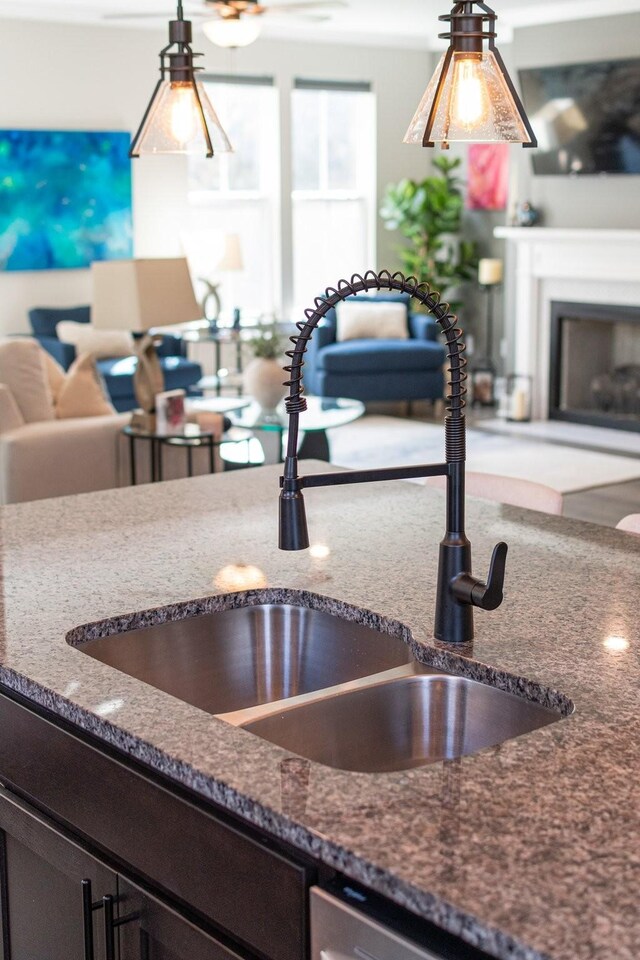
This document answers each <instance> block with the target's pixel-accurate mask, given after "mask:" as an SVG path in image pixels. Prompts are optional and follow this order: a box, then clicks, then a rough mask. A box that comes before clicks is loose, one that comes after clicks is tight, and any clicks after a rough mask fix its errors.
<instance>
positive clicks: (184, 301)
mask: <svg viewBox="0 0 640 960" xmlns="http://www.w3.org/2000/svg"><path fill="white" fill-rule="evenodd" d="M91 279H92V284H93V298H92V305H91V321H92V323H93V325H94V326H95V327H98V328H99V329H102V330H105V329H107V330H128V331H130V332H131V333H134V334H135V333H137V334H142V336H140V337H139V338H138V339H137V340H136V357H137V361H138V362H137V364H136V369H135V373H134V377H133V385H134V393H135V397H136V400H137V402H138V404H139V406H140V407H141V409H142V411H143V419H144V420H145V422H146V424H147V425H148V426H149V427H152V425H153V420H154V416H155V401H156V396H157V394H159V393H162V391H163V390H164V374H163V372H162V367H161V366H160V361H159V359H158V354H157V352H156V348H155V344H154V337H153V336H152V335H151V334H150V333H149V331H150V330H151V329H152V328H154V327H169V326H175V325H177V324H182V323H188V322H190V321H192V320H198V319H200V316H201V311H200V307H199V306H198V303H197V301H196V298H195V295H194V292H193V285H192V283H191V277H190V275H189V267H188V265H187V261H186V259H185V258H184V257H177V258H170V259H154V260H105V261H100V262H96V263H93V264H92V265H91Z"/></svg>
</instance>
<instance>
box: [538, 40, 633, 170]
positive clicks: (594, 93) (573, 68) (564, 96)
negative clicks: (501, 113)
mask: <svg viewBox="0 0 640 960" xmlns="http://www.w3.org/2000/svg"><path fill="white" fill-rule="evenodd" d="M520 84H521V88H522V96H523V100H524V104H525V107H526V110H527V113H528V115H529V118H530V120H531V122H532V125H533V128H534V130H535V132H536V135H537V137H538V144H539V147H538V149H537V150H534V151H532V158H533V169H534V173H536V174H539V175H544V174H548V175H562V174H574V175H584V174H602V173H612V174H613V173H635V174H640V59H634V60H605V61H602V62H598V63H574V64H569V65H566V66H558V67H542V68H540V69H536V70H521V71H520Z"/></svg>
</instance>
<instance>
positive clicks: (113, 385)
mask: <svg viewBox="0 0 640 960" xmlns="http://www.w3.org/2000/svg"><path fill="white" fill-rule="evenodd" d="M29 320H30V322H31V329H32V331H33V336H34V337H35V339H36V340H38V341H39V342H40V343H41V344H42V346H43V347H44V348H45V350H47V351H48V352H49V353H50V354H51V356H52V357H53V358H54V360H57V361H58V363H59V364H60V366H61V367H63V368H64V369H65V370H68V369H69V367H70V366H71V364H72V363H73V361H74V360H75V356H76V350H75V347H73V346H72V345H71V344H70V343H63V342H62V341H61V340H59V339H58V336H57V335H56V324H58V323H60V321H61V320H73V321H75V322H76V323H89V322H90V320H91V308H90V307H88V306H87V307H84V306H83V307H70V308H59V307H35V308H34V309H33V310H30V311H29ZM158 355H159V357H160V365H161V367H162V370H163V373H164V382H165V389H166V390H180V389H182V390H186V392H187V395H188V396H190V397H197V396H201V391H200V390H198V389H197V387H196V384H197V383H198V381H199V380H200V378H201V377H202V368H201V366H200V364H199V363H194V362H193V361H192V360H189V359H188V358H187V347H186V344H185V343H184V341H183V340H182V338H181V337H174V336H164V337H163V338H162V343H161V344H160V346H159V347H158ZM96 365H97V367H98V370H99V371H100V373H101V374H102V377H103V378H104V382H105V384H106V387H107V390H108V391H109V396H110V398H111V402H112V404H113V405H114V407H115V408H116V410H117V411H118V412H120V413H123V412H125V411H127V410H133V409H135V407H136V406H137V403H136V399H135V396H134V392H133V373H134V370H135V368H136V358H135V357H114V358H113V359H105V360H98V361H97V364H96Z"/></svg>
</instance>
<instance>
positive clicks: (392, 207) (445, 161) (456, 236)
mask: <svg viewBox="0 0 640 960" xmlns="http://www.w3.org/2000/svg"><path fill="white" fill-rule="evenodd" d="M461 162H462V161H461V160H460V159H459V158H453V159H449V158H448V157H444V156H441V157H437V158H436V159H435V160H434V161H433V163H434V166H435V167H436V168H437V170H438V171H439V172H438V173H437V174H434V175H432V176H429V177H425V179H424V180H421V181H420V182H418V181H416V180H408V179H405V180H401V181H400V182H399V183H396V184H391V185H390V186H389V187H387V191H386V194H385V197H384V200H383V204H382V208H381V210H380V216H381V217H382V219H383V221H384V224H385V227H386V228H387V230H398V231H399V232H400V233H401V234H402V236H403V237H404V238H405V239H406V240H408V244H403V245H402V246H401V247H400V248H399V254H400V259H401V261H402V266H403V268H404V269H405V271H406V272H407V273H409V274H411V275H413V276H415V277H417V278H418V279H419V280H421V281H422V280H426V281H427V282H428V283H429V284H430V286H431V287H433V289H434V290H438V291H439V292H440V293H442V295H443V297H448V296H450V294H451V293H453V292H455V290H456V289H457V288H458V287H459V286H460V285H461V284H462V283H464V282H466V281H467V280H471V279H472V277H473V276H474V274H475V272H476V270H477V268H478V255H477V250H476V245H475V243H470V242H468V241H465V240H463V239H462V238H461V236H460V234H461V231H462V213H463V210H464V201H463V196H462V191H461V181H460V179H459V178H458V177H457V176H456V175H455V171H456V170H457V169H458V167H459V166H460V164H461ZM451 306H452V307H453V309H456V308H457V307H459V304H456V303H454V302H452V304H451Z"/></svg>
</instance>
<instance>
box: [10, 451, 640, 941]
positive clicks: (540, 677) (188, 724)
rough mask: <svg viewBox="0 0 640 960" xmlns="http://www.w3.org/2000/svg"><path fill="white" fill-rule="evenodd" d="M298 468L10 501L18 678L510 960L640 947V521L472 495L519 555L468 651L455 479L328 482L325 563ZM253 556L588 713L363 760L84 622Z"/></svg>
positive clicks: (477, 522) (113, 738)
mask: <svg viewBox="0 0 640 960" xmlns="http://www.w3.org/2000/svg"><path fill="white" fill-rule="evenodd" d="M305 469H307V470H308V469H312V468H310V467H309V466H308V465H307V464H305ZM319 469H321V468H320V467H319ZM278 472H279V471H278V468H272V467H269V468H265V469H262V470H254V471H248V472H246V473H243V474H228V475H226V476H222V477H214V478H210V477H202V478H198V479H195V480H190V481H179V482H177V483H168V484H162V485H157V486H155V487H139V488H136V489H132V490H127V491H109V492H105V493H99V494H94V495H91V496H85V497H76V498H69V499H64V500H56V501H46V502H40V503H33V504H25V505H20V506H13V507H6V508H3V510H2V513H1V514H0V522H1V526H2V531H1V532H2V578H3V595H4V603H3V609H2V624H1V631H0V681H1V682H2V683H4V684H5V685H7V686H9V687H11V688H13V689H16V690H19V691H21V692H23V693H26V694H27V695H28V696H29V697H31V698H32V699H34V700H36V701H37V702H39V703H41V704H43V705H45V706H47V707H49V708H51V709H53V710H54V711H56V712H58V713H59V714H61V715H64V716H66V717H68V718H71V719H72V720H74V721H75V722H76V723H78V724H79V725H80V726H82V727H84V728H86V729H89V730H92V731H93V732H95V733H97V734H98V735H99V736H101V737H103V738H105V739H107V740H109V741H110V742H112V743H114V744H116V745H118V746H119V747H120V748H121V749H123V750H125V751H127V752H128V753H130V754H132V755H134V756H137V757H139V758H141V759H143V760H145V761H146V762H149V763H152V764H153V765H154V766H157V767H158V768H159V769H161V770H163V771H164V772H166V773H168V774H170V775H171V776H173V777H174V778H175V779H177V780H179V781H181V782H184V783H186V784H188V785H189V786H191V787H192V788H195V789H197V790H199V791H200V792H202V793H203V794H204V795H206V796H208V797H211V798H213V799H215V800H216V801H217V802H219V803H221V804H223V805H225V806H227V807H229V808H230V809H233V810H234V811H236V812H238V813H240V814H241V815H242V816H244V817H245V818H246V819H247V820H248V821H251V822H253V823H256V824H259V825H260V826H262V827H264V828H265V829H267V830H269V831H271V832H272V833H273V834H274V835H277V836H280V837H283V838H285V839H287V840H288V841H289V842H291V843H293V844H295V845H297V846H298V847H299V848H301V849H303V850H306V851H309V852H311V853H312V854H313V855H315V856H316V857H318V858H320V859H322V860H324V861H325V862H326V863H328V864H331V865H333V866H336V867H338V868H339V869H341V870H343V871H344V872H345V873H346V874H348V875H349V876H352V877H354V878H356V879H359V880H361V881H363V882H364V883H366V884H368V885H369V886H370V887H372V888H373V889H375V890H378V891H380V892H382V893H384V894H386V895H387V896H390V897H391V898H393V899H394V900H396V901H397V902H398V903H400V904H402V905H405V906H407V907H409V908H410V909H412V910H414V911H415V912H417V913H419V914H421V915H423V916H425V917H427V918H429V919H431V920H433V921H435V922H436V923H438V924H440V925H441V926H442V927H443V928H445V929H447V930H449V931H451V932H453V933H455V934H458V935H460V936H462V937H463V938H464V939H465V940H467V941H469V942H470V943H473V944H475V945H477V946H480V947H481V948H483V949H484V950H486V951H487V952H488V953H489V954H490V955H492V956H495V957H498V958H501V960H506V958H517V960H540V958H552V960H605V958H606V960H637V958H638V957H639V956H640V915H639V910H638V906H637V890H638V885H639V882H640V840H639V835H640V831H639V826H640V795H639V794H640V792H639V790H638V771H639V770H640V709H639V706H640V702H639V701H640V697H639V693H638V691H639V689H640V626H639V625H638V606H639V604H638V599H639V596H640V590H639V581H640V538H634V537H633V536H631V535H629V534H622V533H619V532H616V531H614V530H609V529H605V528H600V527H594V526H590V525H588V524H581V523H577V522H570V521H564V520H562V519H559V518H555V517H546V516H542V515H539V514H532V513H527V512H525V511H519V510H516V509H513V508H507V507H500V506H497V505H491V504H482V503H480V502H478V501H475V502H474V501H470V503H469V510H468V514H469V516H468V532H469V536H470V538H471V540H472V544H473V551H474V559H475V570H474V572H475V573H476V574H478V575H482V574H483V573H485V572H486V567H487V565H488V562H489V557H490V553H491V549H492V547H493V545H494V543H495V542H496V541H497V540H498V539H505V540H507V541H508V543H509V545H510V554H509V567H508V583H507V588H506V591H505V602H504V604H503V606H502V607H501V608H500V609H499V610H498V611H496V612H494V613H490V614H485V613H483V612H481V611H479V612H478V613H477V615H476V640H475V643H474V645H473V648H472V649H469V650H465V651H464V653H465V656H466V657H468V658H470V659H471V660H472V661H474V662H468V661H465V660H461V659H460V656H459V654H458V653H457V652H452V651H451V650H450V649H447V648H445V647H443V646H438V645H436V644H435V643H434V641H432V640H431V625H432V621H433V613H434V601H435V588H434V580H435V573H436V566H437V543H438V541H439V539H440V537H441V535H442V530H443V527H444V504H443V499H442V496H441V494H440V493H438V492H437V491H434V490H429V491H427V490H425V489H423V488H421V487H418V486H416V485H413V484H404V483H396V484H388V483H387V484H376V485H370V486H354V487H344V488H341V489H337V490H336V489H319V490H313V491H309V492H308V493H307V495H306V500H307V510H308V514H309V523H310V532H311V539H312V542H314V543H319V544H322V545H324V546H326V547H328V548H329V551H330V553H329V555H328V556H326V557H324V558H317V559H314V557H313V556H311V555H309V553H304V554H284V553H280V552H279V551H278V550H277V549H276V547H275V543H276V508H277V475H278ZM237 563H251V564H254V565H256V566H257V567H258V568H259V569H260V570H261V571H262V573H263V575H264V583H266V585H267V588H268V589H276V590H279V589H281V588H286V589H287V590H294V591H306V592H308V593H309V594H312V595H314V596H316V595H319V596H320V597H328V598H334V599H335V600H337V601H339V602H340V603H343V604H352V605H355V606H357V607H362V608H366V609H367V610H370V611H374V612H376V613H377V614H379V615H380V616H382V617H383V618H385V619H386V618H390V619H392V620H397V621H400V623H402V624H405V625H406V626H407V627H408V628H409V630H410V632H411V634H412V637H413V642H414V644H415V645H416V649H419V650H420V651H421V656H423V657H424V658H425V659H427V660H429V662H432V663H434V664H435V665H437V666H444V667H445V668H449V669H453V670H455V671H457V672H460V671H461V672H464V673H467V674H470V675H480V676H490V679H491V680H492V682H496V683H498V685H501V686H505V687H507V688H512V687H513V684H514V683H518V684H519V686H520V687H521V689H522V692H523V693H524V694H525V695H527V696H530V697H532V698H533V699H542V700H543V701H544V698H545V697H546V698H548V699H547V701H546V702H548V703H555V704H556V705H557V706H560V707H562V706H563V705H564V707H565V708H566V706H567V703H568V699H567V698H569V699H570V700H571V701H573V703H574V704H575V708H576V710H575V713H574V714H572V715H571V716H569V717H567V718H565V719H563V720H562V721H561V722H559V723H555V724H552V725H551V726H548V727H545V728H542V729H540V730H538V731H535V732H533V733H531V734H528V735H527V736H525V737H522V738H519V739H517V740H512V741H509V742H507V743H504V744H502V745H500V746H499V747H493V748H490V749H487V750H484V751H483V752H481V753H479V754H477V755H475V756H471V757H465V758H464V759H462V760H460V761H456V762H450V763H444V764H442V763H440V764H434V765H431V766H427V767H423V768H420V769H416V770H411V771H408V772H403V773H390V774H376V775H366V774H354V773H346V772H341V771H338V770H332V769H329V768H327V767H324V766H320V765H317V764H308V765H307V764H306V763H302V762H301V761H298V760H290V759H288V756H289V755H288V754H287V753H286V752H285V751H283V750H281V749H279V748H277V747H275V746H272V745H270V744H268V743H267V742H265V741H263V740H260V739H258V738H257V737H253V736H252V735H251V734H249V733H246V732H244V731H242V730H239V729H236V728H234V727H231V726H229V725H227V724H225V723H223V722H222V721H220V720H217V719H216V718H214V717H211V716H208V715H207V714H205V713H203V712H202V711H200V710H198V709H196V708H194V707H190V706H188V705H186V704H184V703H182V702H180V701H178V700H175V699H174V698H172V697H170V696H168V695H167V694H163V693H161V692H159V691H156V690H154V689H152V688H151V687H148V686H146V685H145V684H143V683H141V682H139V681H136V680H134V679H133V678H131V677H128V676H125V675H124V674H121V673H119V672H117V671H114V670H112V669H111V668H109V667H107V666H105V665H104V664H101V663H99V662H98V661H96V660H93V659H92V658H90V657H87V656H85V655H84V654H83V653H82V652H81V651H80V650H78V649H75V648H74V647H73V646H72V645H70V644H68V643H67V642H66V641H65V636H66V634H67V633H68V632H69V631H74V628H76V627H78V626H80V625H83V624H88V623H93V622H97V621H100V620H103V619H110V620H114V619H117V618H123V619H122V620H121V621H120V626H122V625H123V624H125V623H126V622H127V621H128V618H129V616H130V615H131V614H132V613H134V612H136V611H148V610H151V611H153V610H155V609H156V608H158V607H164V606H173V605H179V606H178V607H177V608H176V609H175V610H173V611H172V615H175V613H177V614H178V615H184V612H185V608H184V607H183V605H184V604H187V609H188V608H189V607H192V608H193V609H199V608H201V606H202V604H201V603H200V601H199V598H205V599H204V601H203V604H204V606H205V607H206V606H207V604H209V605H210V604H211V603H213V604H215V603H219V602H220V601H219V600H218V601H216V600H214V601H211V600H208V599H206V598H209V597H211V596H213V595H215V594H218V593H221V592H225V591H224V590H221V589H220V586H217V585H216V584H218V585H220V584H221V582H222V581H221V579H220V571H221V570H222V569H223V568H225V567H226V566H227V565H229V564H237ZM274 595H276V596H277V594H274ZM302 599H303V601H304V598H302ZM307 599H308V598H307ZM194 601H198V602H197V603H194ZM224 602H225V603H226V602H227V601H224ZM305 602H306V601H305ZM311 602H316V601H314V600H313V597H312V598H311ZM318 602H320V603H323V602H324V601H322V600H320V601H318ZM157 615H158V614H151V616H157ZM164 615H165V614H164V613H161V614H160V616H164ZM74 637H75V638H76V639H77V638H78V634H77V633H75V634H74V633H72V636H71V639H73V638H74ZM611 638H618V639H617V640H612V639H611ZM477 664H482V666H478V665H477ZM485 665H487V666H485ZM513 678H516V679H515V680H514V679H513ZM517 678H524V679H523V680H520V681H518V679H517ZM525 681H526V682H525ZM554 691H558V692H559V696H558V695H557V694H556V693H554Z"/></svg>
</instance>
